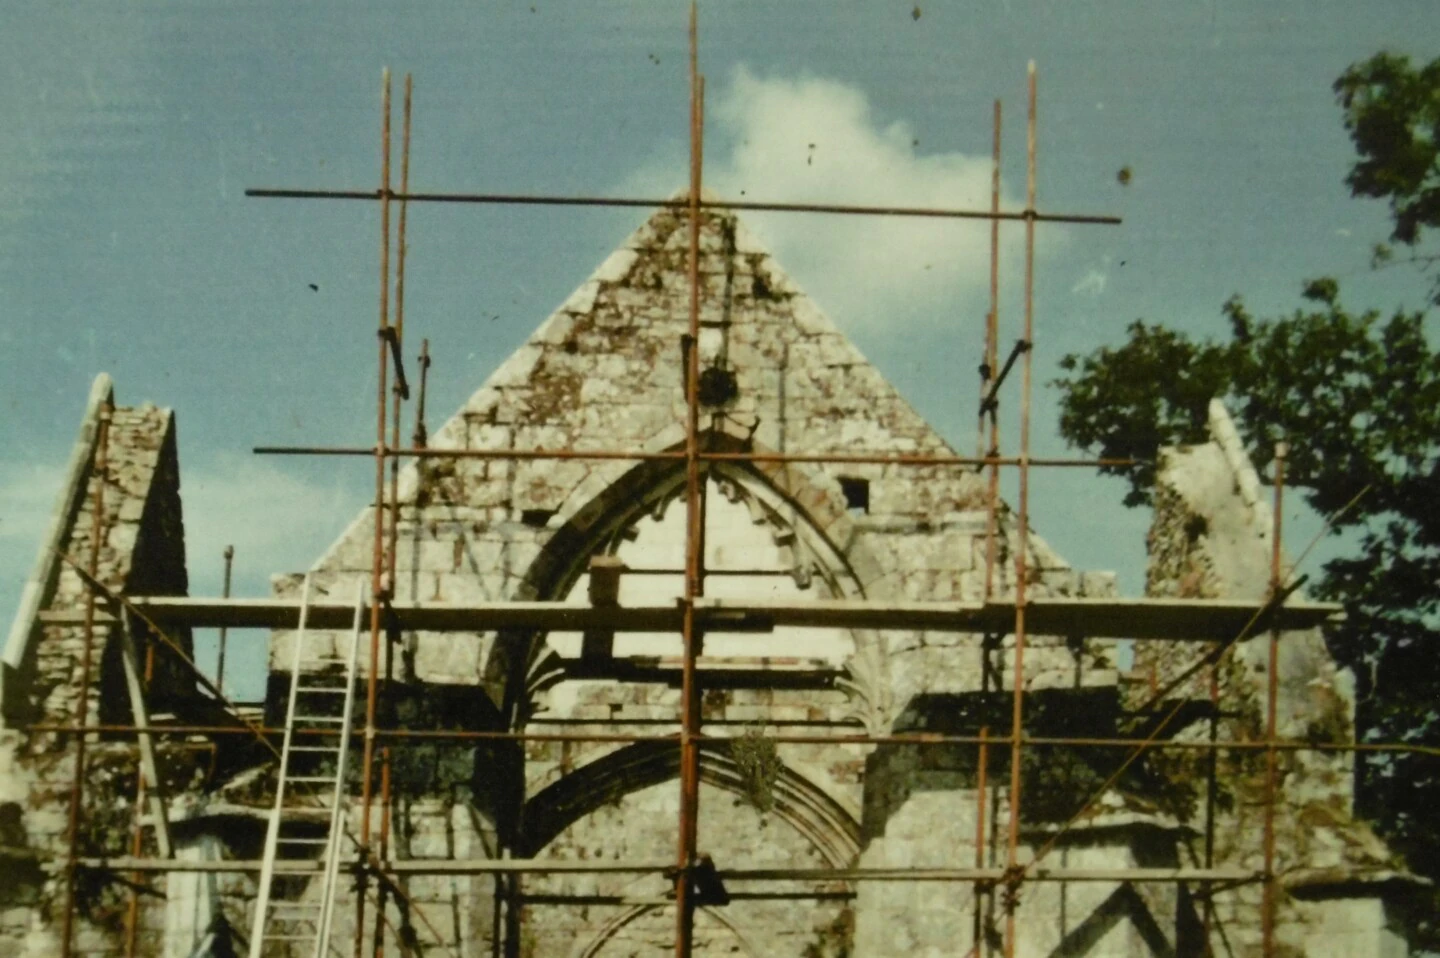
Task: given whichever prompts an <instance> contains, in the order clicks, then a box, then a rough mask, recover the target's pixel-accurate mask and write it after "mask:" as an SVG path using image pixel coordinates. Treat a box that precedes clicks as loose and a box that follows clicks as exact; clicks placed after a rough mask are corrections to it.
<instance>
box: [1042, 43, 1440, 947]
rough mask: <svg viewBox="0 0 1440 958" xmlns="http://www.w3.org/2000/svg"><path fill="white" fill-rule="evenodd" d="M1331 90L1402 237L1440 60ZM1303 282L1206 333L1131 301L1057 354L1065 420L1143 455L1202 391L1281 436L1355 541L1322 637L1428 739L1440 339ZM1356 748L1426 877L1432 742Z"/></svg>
mask: <svg viewBox="0 0 1440 958" xmlns="http://www.w3.org/2000/svg"><path fill="white" fill-rule="evenodd" d="M1335 90H1336V92H1337V94H1338V97H1339V102H1340V106H1341V107H1342V109H1343V111H1344V122H1345V125H1346V127H1347V129H1348V130H1349V131H1350V134H1351V137H1352V139H1353V141H1354V144H1355V148H1356V152H1357V154H1358V160H1357V162H1356V163H1355V165H1354V167H1353V169H1352V170H1351V172H1350V175H1349V176H1348V178H1347V181H1346V182H1347V184H1348V185H1349V186H1350V188H1351V190H1352V192H1353V193H1354V194H1355V195H1357V196H1363V197H1375V198H1383V199H1387V200H1388V201H1389V204H1390V211H1391V214H1392V223H1393V227H1394V229H1393V231H1392V233H1391V236H1390V241H1391V242H1394V243H1399V244H1403V245H1405V246H1407V247H1411V248H1412V249H1415V248H1416V247H1418V244H1420V242H1421V240H1422V238H1423V237H1424V236H1425V231H1426V230H1427V229H1431V228H1435V227H1437V226H1440V168H1437V140H1440V136H1437V133H1440V60H1436V61H1434V62H1432V63H1430V64H1429V65H1428V66H1425V67H1422V68H1418V69H1416V68H1413V67H1411V65H1410V63H1409V61H1408V60H1407V59H1406V58H1404V57H1399V56H1395V55H1392V54H1383V53H1382V54H1380V55H1377V56H1375V57H1372V58H1371V59H1369V60H1367V61H1365V62H1363V63H1359V64H1356V65H1354V66H1352V67H1350V68H1349V69H1348V70H1346V71H1345V73H1344V74H1343V75H1342V76H1341V77H1340V79H1339V80H1337V81H1336V83H1335ZM1412 258H1414V259H1416V260H1417V261H1420V262H1422V263H1423V264H1424V265H1434V262H1435V260H1436V257H1424V256H1422V255H1420V254H1418V252H1417V253H1416V255H1415V256H1414V257H1412ZM1432 297H1437V298H1436V301H1437V302H1440V283H1437V286H1436V288H1435V290H1434V291H1432ZM1302 299H1303V305H1302V306H1300V307H1299V308H1297V309H1296V310H1294V311H1293V312H1292V313H1290V314H1288V315H1284V316H1279V317H1275V318H1264V319H1261V318H1257V317H1255V316H1253V315H1252V314H1251V313H1250V312H1249V310H1248V309H1247V308H1246V306H1245V303H1244V301H1243V300H1242V299H1241V298H1239V297H1238V296H1237V297H1233V298H1231V299H1230V301H1229V302H1227V303H1226V304H1225V305H1224V307H1223V311H1224V316H1225V318H1226V320H1227V323H1228V335H1226V336H1224V337H1220V338H1211V339H1205V338H1196V337H1192V336H1188V335H1186V334H1185V333H1182V332H1178V331H1175V330H1172V329H1167V328H1166V327H1164V326H1160V325H1155V324H1150V323H1145V322H1141V321H1137V322H1135V323H1132V324H1131V325H1130V326H1129V328H1128V331H1127V338H1126V340H1125V342H1124V343H1122V344H1121V345H1119V346H1107V347H1102V348H1100V349H1097V350H1095V351H1094V352H1091V353H1089V354H1088V355H1069V356H1066V357H1065V358H1064V359H1063V360H1062V361H1061V364H1060V366H1061V369H1062V371H1063V375H1062V376H1061V377H1060V378H1059V379H1057V380H1056V381H1055V383H1054V384H1055V385H1057V386H1058V387H1059V388H1060V390H1061V394H1062V398H1061V421H1060V431H1061V434H1062V435H1063V436H1064V437H1065V438H1066V439H1067V440H1068V441H1069V442H1070V443H1071V444H1072V445H1074V446H1077V447H1079V448H1081V449H1084V450H1087V451H1088V452H1090V453H1093V454H1096V455H1098V456H1103V457H1107V458H1109V457H1117V458H1137V459H1141V460H1145V461H1147V462H1153V460H1154V458H1155V455H1156V453H1157V451H1158V450H1159V448H1160V447H1162V446H1166V445H1176V444H1186V443H1194V442H1203V441H1205V440H1206V439H1207V438H1208V436H1207V434H1206V420H1207V407H1208V404H1209V401H1210V399H1211V398H1212V397H1221V398H1223V399H1224V400H1225V402H1226V404H1227V406H1228V407H1229V408H1230V410H1231V412H1232V414H1234V417H1235V419H1236V423H1237V427H1238V429H1239V431H1240V433H1241V437H1242V439H1243V440H1244V441H1245V443H1246V444H1247V446H1248V448H1249V451H1250V454H1251V457H1252V459H1254V460H1255V461H1257V462H1267V461H1268V460H1269V459H1270V458H1271V456H1272V455H1273V451H1274V444H1275V443H1276V442H1277V441H1279V440H1282V439H1284V440H1288V442H1289V455H1288V459H1287V465H1286V482H1287V485H1288V486H1293V487H1296V488H1297V489H1298V491H1299V492H1300V494H1301V495H1303V497H1304V498H1305V500H1306V501H1307V502H1308V503H1309V504H1310V505H1311V506H1312V507H1313V508H1314V509H1315V510H1316V511H1317V512H1319V513H1321V514H1325V515H1333V514H1336V513H1337V512H1339V513H1340V514H1339V515H1338V516H1337V518H1336V519H1335V528H1334V531H1335V532H1336V533H1337V534H1340V533H1345V534H1346V535H1345V538H1344V540H1343V541H1344V542H1345V543H1347V544H1352V543H1353V546H1351V547H1349V548H1348V552H1347V554H1345V555H1343V556H1342V557H1341V558H1338V559H1335V560H1332V561H1330V562H1329V563H1327V564H1326V565H1325V567H1324V570H1323V575H1322V576H1321V577H1320V580H1319V583H1318V586H1317V588H1316V591H1317V593H1318V594H1319V595H1320V596H1321V597H1324V598H1329V599H1334V600H1337V601H1340V602H1343V603H1344V606H1345V610H1346V618H1345V621H1344V623H1343V624H1342V625H1340V626H1338V627H1336V628H1335V629H1334V630H1333V632H1332V633H1331V634H1330V635H1329V636H1327V638H1328V640H1329V641H1330V644H1331V650H1332V652H1333V653H1334V655H1335V657H1336V659H1337V660H1338V661H1339V662H1340V663H1341V664H1343V665H1346V666H1348V667H1350V668H1351V669H1352V670H1353V672H1354V674H1355V676H1356V684H1357V695H1358V702H1357V712H1356V723H1357V726H1358V728H1357V731H1358V734H1359V736H1360V737H1361V738H1362V739H1368V740H1371V741H1391V742H1394V741H1405V742H1411V743H1426V744H1430V745H1440V353H1437V351H1436V350H1435V349H1434V348H1433V347H1432V345H1431V343H1430V341H1429V339H1428V338H1427V336H1426V332H1425V325H1424V313H1423V312H1407V311H1404V310H1400V311H1397V312H1395V313H1393V314H1392V315H1390V316H1388V317H1382V315H1381V314H1379V313H1377V312H1374V311H1370V312H1353V311H1351V310H1349V309H1346V308H1345V307H1344V306H1343V305H1342V303H1341V297H1340V288H1339V285H1338V283H1336V281H1335V280H1333V279H1318V280H1311V281H1310V282H1308V283H1306V284H1305V285H1304V287H1303V292H1302ZM1109 471H1111V472H1117V473H1121V474H1125V475H1128V476H1129V478H1130V483H1131V484H1130V489H1129V492H1128V495H1127V498H1126V502H1127V504H1129V505H1138V504H1142V503H1144V502H1147V501H1148V499H1149V496H1150V489H1151V487H1152V485H1153V482H1154V478H1155V472H1154V468H1153V466H1148V467H1142V468H1139V469H1136V470H1133V471H1132V470H1118V469H1115V470H1109ZM1357 497H1358V499H1357ZM1352 504H1353V505H1352ZM1347 505H1352V507H1351V508H1348V509H1347V508H1346V507H1347ZM1357 767H1358V786H1359V788H1358V795H1357V798H1358V808H1359V810H1360V811H1361V813H1362V814H1364V815H1366V816H1367V817H1369V818H1370V819H1372V820H1373V821H1374V822H1375V823H1376V824H1377V826H1378V827H1379V828H1380V830H1381V831H1382V833H1384V834H1385V835H1386V836H1387V837H1388V838H1389V839H1390V840H1391V842H1392V844H1393V846H1394V847H1395V848H1396V849H1397V850H1399V851H1401V852H1402V853H1404V854H1405V855H1406V857H1407V859H1408V861H1409V864H1410V866H1411V867H1412V868H1414V869H1416V870H1417V871H1419V872H1420V873H1422V874H1426V875H1429V876H1431V877H1434V878H1440V817H1437V816H1435V815H1434V814H1433V808H1432V806H1433V798H1432V797H1431V796H1432V795H1433V794H1436V791H1435V790H1437V789H1440V761H1437V760H1436V759H1435V758H1433V757H1429V756H1414V755H1393V756H1384V755H1382V756H1377V757H1371V758H1367V759H1366V760H1363V761H1360V762H1357ZM1428 924H1433V922H1432V923H1428ZM1427 930H1428V931H1430V932H1435V931H1436V929H1435V928H1429V929H1427Z"/></svg>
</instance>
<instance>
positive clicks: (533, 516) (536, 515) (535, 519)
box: [520, 509, 555, 529]
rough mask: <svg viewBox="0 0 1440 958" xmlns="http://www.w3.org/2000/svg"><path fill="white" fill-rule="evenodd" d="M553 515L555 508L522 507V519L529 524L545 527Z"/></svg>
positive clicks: (540, 527) (537, 527) (539, 527)
mask: <svg viewBox="0 0 1440 958" xmlns="http://www.w3.org/2000/svg"><path fill="white" fill-rule="evenodd" d="M553 515H555V510H554V509H522V510H521V511H520V521H521V522H523V523H525V524H526V525H527V526H532V527H534V528H536V529H543V528H545V527H546V526H547V525H549V524H550V517H551V516H553Z"/></svg>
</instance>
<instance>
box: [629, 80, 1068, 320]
mask: <svg viewBox="0 0 1440 958" xmlns="http://www.w3.org/2000/svg"><path fill="white" fill-rule="evenodd" d="M707 126H708V127H709V132H707V136H708V137H709V139H710V142H711V143H712V144H713V143H717V142H718V143H720V144H721V146H720V148H719V149H718V150H715V149H713V148H712V149H711V150H709V151H707V152H708V153H709V160H708V163H709V166H708V167H707V169H706V171H705V183H706V185H707V187H708V188H710V189H713V190H715V191H716V192H717V193H719V194H720V195H721V196H722V197H724V198H726V199H731V200H739V199H749V200H773V201H779V202H817V203H844V204H857V205H858V204H866V205H886V206H914V207H922V206H924V207H946V208H955V209H988V208H989V206H990V182H991V169H990V157H989V155H988V154H986V155H984V156H979V155H975V156H972V155H967V154H964V153H957V152H951V153H922V152H921V151H920V147H919V146H918V145H917V135H916V133H915V131H914V130H913V129H912V128H911V127H910V126H909V125H908V124H907V123H905V122H903V121H895V122H889V123H887V122H884V121H882V120H881V119H879V118H878V117H876V116H875V115H874V112H873V111H872V110H871V107H870V103H869V101H868V99H867V98H866V96H865V94H864V93H863V92H862V91H861V90H859V89H857V88H855V87H853V86H849V85H847V84H844V83H840V82H838V81H835V80H829V79H823V78H818V77H801V78H798V79H795V78H785V77H761V76H757V75H755V74H754V73H752V72H750V71H749V70H748V69H746V68H744V67H739V68H737V69H736V70H735V72H734V73H733V74H732V75H731V77H730V79H729V82H728V83H727V85H726V87H725V89H724V91H723V92H722V93H721V94H720V95H719V96H718V97H717V98H715V104H714V106H713V107H712V108H710V109H708V111H707ZM684 181H685V174H684V171H683V168H682V167H679V166H676V165H675V164H667V165H664V166H657V167H656V168H653V169H650V170H647V171H643V172H641V173H640V174H637V175H636V176H635V177H632V179H631V182H630V183H629V184H627V188H629V189H634V190H645V191H646V192H651V193H653V192H657V191H658V192H662V193H663V192H668V191H670V190H673V189H674V188H675V186H676V184H681V183H684ZM1021 205H1022V203H1021V202H1020V201H1019V200H1017V198H1016V197H1015V196H1013V195H1011V194H1010V193H1008V192H1005V191H1002V195H1001V206H1002V208H1005V209H1018V208H1019V207H1020V206H1021ZM742 215H743V216H744V219H745V221H746V222H747V223H748V224H749V225H750V226H751V227H752V229H753V230H754V231H755V233H756V234H758V235H759V237H760V238H761V240H762V241H763V242H765V243H766V244H767V245H768V246H769V247H770V249H771V250H772V251H773V252H774V253H775V255H776V256H777V258H778V259H779V260H780V262H781V264H782V265H783V266H784V267H785V268H786V269H787V270H788V271H790V272H791V273H792V274H793V275H794V277H795V279H796V280H797V282H799V283H800V285H801V286H802V287H803V288H804V289H805V290H806V292H808V293H810V294H811V295H812V296H814V298H815V299H816V300H817V301H818V302H819V303H820V305H821V306H822V307H823V308H824V309H825V310H826V312H828V313H829V314H830V315H831V316H832V317H833V318H835V319H836V320H837V321H838V322H840V323H841V324H842V325H843V326H845V327H847V328H850V329H857V328H862V327H863V328H865V329H867V330H884V329H894V328H898V327H900V326H914V325H924V324H929V323H940V322H953V321H954V320H955V318H956V314H957V311H958V312H959V314H960V315H961V316H963V317H965V318H967V319H970V320H972V321H973V322H975V323H976V324H977V325H978V324H979V323H980V322H981V321H982V319H983V316H984V311H985V309H986V305H985V304H986V302H987V300H988V292H987V290H988V287H989V257H990V252H989V250H990V230H989V225H988V223H986V222H985V221H956V220H939V219H916V218H899V217H858V216H831V215H810V214H763V213H746V214H742ZM1045 232H1046V231H1042V235H1044V233H1045ZM1049 232H1050V234H1051V238H1052V239H1053V237H1054V230H1053V228H1052V229H1051V230H1050V231H1049ZM1001 235H1002V250H1001V255H1002V264H1006V269H1005V274H1006V275H1005V280H1006V281H1010V282H1013V279H1014V277H1015V275H1017V271H1018V267H1019V256H1018V255H1017V252H1018V248H1019V247H1018V241H1019V239H1020V235H1021V234H1020V230H1019V229H1017V228H1015V227H1014V226H1009V227H1005V226H1002V229H1001Z"/></svg>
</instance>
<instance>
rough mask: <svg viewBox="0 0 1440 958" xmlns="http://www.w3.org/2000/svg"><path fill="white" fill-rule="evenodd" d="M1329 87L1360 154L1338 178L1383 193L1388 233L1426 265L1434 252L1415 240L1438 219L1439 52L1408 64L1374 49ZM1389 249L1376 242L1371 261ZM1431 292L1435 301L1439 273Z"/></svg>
mask: <svg viewBox="0 0 1440 958" xmlns="http://www.w3.org/2000/svg"><path fill="white" fill-rule="evenodd" d="M1335 94H1336V96H1337V98H1338V99H1339V101H1340V106H1341V108H1342V109H1343V110H1344V121H1345V129H1346V130H1348V131H1349V133H1350V139H1351V141H1352V142H1353V143H1354V144H1355V152H1356V153H1357V154H1358V155H1359V157H1360V158H1359V160H1358V161H1357V162H1356V163H1355V165H1354V166H1353V167H1352V168H1351V170H1350V174H1349V175H1348V176H1347V177H1346V178H1345V182H1346V183H1347V184H1348V185H1349V187H1350V192H1351V193H1352V194H1354V195H1355V196H1365V197H1372V198H1375V199H1383V200H1387V201H1388V202H1389V204H1390V217H1391V223H1392V225H1393V229H1392V230H1391V233H1390V241H1391V242H1393V243H1399V244H1401V245H1403V246H1405V247H1407V248H1408V249H1409V251H1410V256H1409V259H1410V260H1411V261H1413V262H1415V263H1417V264H1419V265H1421V266H1422V267H1424V268H1427V269H1429V268H1433V267H1434V266H1435V265H1436V263H1437V261H1440V255H1437V254H1434V253H1425V252H1423V251H1422V250H1421V244H1422V239H1423V237H1424V234H1425V230H1426V229H1433V228H1435V227H1436V226H1440V58H1437V59H1435V60H1431V61H1430V62H1429V63H1428V64H1426V65H1424V66H1422V67H1412V66H1411V65H1410V59H1409V58H1408V57H1404V56H1398V55H1396V54H1393V53H1379V54H1376V55H1375V56H1373V57H1371V58H1370V59H1368V60H1365V61H1364V62H1362V63H1356V64H1354V65H1353V66H1351V67H1350V68H1349V69H1348V70H1346V71H1345V72H1344V73H1342V74H1341V75H1340V78H1339V79H1338V80H1336V81H1335ZM1393 256H1394V248H1393V247H1392V246H1391V245H1390V244H1389V243H1381V244H1379V245H1377V246H1376V247H1375V261H1376V263H1377V264H1380V263H1386V262H1389V261H1390V260H1391V259H1392V257H1393ZM1431 298H1432V299H1433V300H1434V301H1435V302H1436V303H1440V278H1437V279H1436V281H1435V283H1434V285H1433V286H1432V288H1431Z"/></svg>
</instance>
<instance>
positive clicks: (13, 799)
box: [0, 405, 193, 958]
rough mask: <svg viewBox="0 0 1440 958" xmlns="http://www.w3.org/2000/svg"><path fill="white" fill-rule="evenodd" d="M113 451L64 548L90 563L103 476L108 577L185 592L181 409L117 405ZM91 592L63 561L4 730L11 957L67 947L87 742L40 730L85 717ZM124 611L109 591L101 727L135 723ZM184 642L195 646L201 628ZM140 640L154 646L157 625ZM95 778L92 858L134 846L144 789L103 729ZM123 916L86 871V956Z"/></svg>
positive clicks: (89, 839) (129, 756)
mask: <svg viewBox="0 0 1440 958" xmlns="http://www.w3.org/2000/svg"><path fill="white" fill-rule="evenodd" d="M105 456H106V459H105V468H104V469H103V471H101V470H96V469H95V468H94V463H93V462H92V463H91V464H90V466H89V467H88V471H89V476H88V479H87V480H86V487H85V494H84V496H83V498H82V499H81V501H80V505H79V511H78V514H77V515H76V516H75V517H74V519H73V522H71V523H70V525H69V531H68V534H67V535H66V536H65V537H64V539H63V540H62V542H61V545H60V549H61V551H62V552H64V554H66V555H68V556H70V557H72V558H73V559H74V560H76V561H77V562H79V563H81V564H82V565H85V564H88V561H89V558H90V550H91V546H90V543H91V531H92V529H93V528H94V524H95V514H94V503H95V498H94V496H95V490H96V488H97V486H99V485H100V484H102V483H103V485H104V495H103V509H104V512H103V515H104V520H105V521H104V524H103V525H102V527H101V534H100V548H99V552H98V561H97V578H98V579H99V580H100V581H101V582H103V583H105V585H106V586H107V587H108V588H110V589H113V590H115V591H117V592H135V593H146V594H180V595H183V594H184V593H185V591H186V577H185V558H184V533H183V525H182V519H181V513H180V499H179V472H178V466H177V458H176V445H175V426H174V417H173V415H172V414H171V413H170V411H169V410H164V409H157V408H155V407H153V406H149V405H146V406H140V407H136V408H124V407H122V408H116V409H114V410H113V412H112V413H111V414H110V423H109V427H108V437H107V442H106V451H105ZM87 592H88V590H87V587H86V586H85V584H84V582H83V580H82V579H81V578H80V576H79V575H78V574H77V573H76V572H75V570H74V569H73V568H72V567H70V566H69V565H63V564H62V566H61V567H60V571H59V582H58V585H57V587H56V589H55V593H54V597H53V599H51V601H50V602H49V604H48V608H46V609H44V610H42V613H41V620H40V627H39V630H38V632H37V633H36V639H35V641H34V642H33V644H32V646H31V647H30V649H29V650H28V652H27V654H26V656H25V659H24V661H23V662H22V663H21V668H20V670H19V671H20V676H21V681H20V682H19V683H18V685H17V687H16V688H15V689H14V691H15V692H17V693H18V694H19V698H20V699H21V700H20V701H18V702H15V701H12V702H7V711H8V712H10V714H11V715H12V716H14V717H13V718H11V719H10V722H11V725H10V727H9V728H7V729H5V730H4V731H3V732H0V736H3V740H0V822H3V823H4V826H5V832H6V834H5V837H4V844H5V845H6V846H8V850H7V859H6V860H7V861H8V862H14V863H15V867H13V868H11V867H9V866H8V865H7V866H6V867H3V868H0V909H3V910H0V952H3V953H5V954H15V955H26V956H34V958H40V956H48V955H53V954H56V953H57V952H58V947H59V946H58V942H57V937H56V936H57V934H58V929H59V924H60V914H59V911H60V909H61V908H63V902H64V886H63V881H62V876H63V869H61V868H60V866H63V863H64V862H65V859H66V855H67V848H68V844H67V836H68V815H67V810H68V807H69V795H70V789H71V783H72V781H73V780H74V775H75V772H74V764H75V743H76V740H75V736H73V735H62V734H59V733H55V732H27V729H28V727H29V726H30V725H31V724H42V723H43V724H48V725H60V726H64V725H70V724H73V723H74V722H75V721H76V719H77V717H78V714H79V712H78V709H79V704H80V701H79V696H80V688H81V682H80V678H81V675H82V672H83V666H82V662H83V658H84V646H85V635H84V628H83V625H82V624H81V623H82V621H83V613H84V609H85V605H86V595H87ZM113 612H114V610H113V609H112V608H111V606H110V603H109V602H108V601H107V600H105V599H104V597H102V598H101V601H100V602H99V603H98V604H97V615H98V619H99V622H100V624H98V625H97V626H96V628H95V631H94V638H93V640H92V645H91V666H90V668H91V683H90V685H89V687H88V689H87V690H86V695H87V696H88V703H87V705H86V716H87V721H88V722H89V723H90V724H95V723H96V722H99V721H122V722H125V723H126V724H129V723H130V721H131V720H130V709H129V699H128V696H127V694H126V691H125V686H124V683H123V674H122V673H121V671H120V668H121V666H120V659H119V657H118V656H119V652H118V636H119V631H118V626H115V625H114V624H113V622H114V619H113ZM175 638H176V639H177V640H178V641H179V642H180V643H181V645H182V647H184V648H186V649H187V651H188V649H189V636H188V634H183V633H182V634H180V635H178V636H175ZM137 640H138V641H139V642H141V643H144V642H145V641H147V636H146V635H145V633H144V632H143V631H141V632H140V633H139V634H138V635H137ZM142 647H143V645H142ZM142 654H143V652H142ZM158 661H160V662H161V664H160V667H159V668H158V669H157V672H156V677H155V684H154V686H153V687H152V689H153V691H154V692H155V693H157V694H166V695H169V696H170V697H171V698H172V700H173V699H174V698H175V697H177V696H179V697H183V696H184V695H186V694H187V690H186V687H185V685H184V684H183V680H182V679H181V678H180V676H181V675H182V674H183V673H182V672H181V671H179V670H178V669H175V668H172V667H169V666H167V665H166V664H165V660H164V656H161V657H160V658H159V660H158ZM191 688H193V683H192V684H191ZM182 761H183V760H182ZM84 780H85V789H84V793H83V806H82V808H81V815H80V822H81V828H80V831H79V837H80V843H79V846H80V847H79V850H80V854H81V855H84V856H94V855H99V854H118V853H122V852H126V851H128V849H129V843H130V828H131V820H132V814H133V811H132V805H133V798H134V790H135V771H134V758H133V751H132V750H131V749H130V748H128V747H126V746H122V745H119V744H118V743H116V744H111V743H107V742H101V741H97V740H96V739H95V738H93V737H92V739H91V742H90V746H89V748H88V750H87V763H86V772H85V775H84ZM122 911H123V902H122V899H121V893H120V892H119V890H118V887H117V886H115V885H114V884H113V883H112V882H109V881H108V880H102V879H99V878H96V877H93V876H83V875H82V877H81V878H80V880H79V881H78V882H77V913H76V919H77V925H76V931H75V939H74V940H75V954H77V955H109V954H118V953H120V950H121V949H122V948H123V942H122V941H121V938H120V935H119V930H120V925H121V917H120V916H121V913H122ZM152 924H153V923H152Z"/></svg>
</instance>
